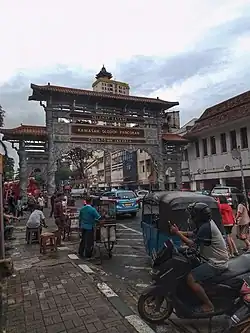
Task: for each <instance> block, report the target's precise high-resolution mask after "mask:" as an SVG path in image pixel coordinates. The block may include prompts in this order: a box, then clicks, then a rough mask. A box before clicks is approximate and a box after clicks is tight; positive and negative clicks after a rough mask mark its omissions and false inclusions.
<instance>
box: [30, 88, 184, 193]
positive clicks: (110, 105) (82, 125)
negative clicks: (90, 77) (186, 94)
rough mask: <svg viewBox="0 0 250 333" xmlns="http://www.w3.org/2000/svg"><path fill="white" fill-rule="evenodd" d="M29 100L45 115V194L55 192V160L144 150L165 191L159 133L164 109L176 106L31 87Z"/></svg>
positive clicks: (170, 103)
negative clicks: (76, 153)
mask: <svg viewBox="0 0 250 333" xmlns="http://www.w3.org/2000/svg"><path fill="white" fill-rule="evenodd" d="M31 89H32V95H31V96H30V97H29V100H30V101H39V102H40V105H41V106H42V107H43V108H44V111H45V113H46V132H47V140H48V175H47V183H48V192H49V194H51V193H52V192H53V191H54V189H55V171H56V165H57V163H56V161H57V160H58V159H59V158H60V157H61V156H62V155H63V154H64V153H67V152H68V151H70V150H71V149H73V148H75V147H81V148H82V149H85V150H91V151H97V150H104V151H108V152H112V151H114V150H118V149H119V150H128V151H135V150H138V149H142V150H144V151H147V152H148V153H149V154H150V155H151V157H152V159H153V160H154V161H155V166H156V169H157V179H158V184H159V188H160V189H163V188H164V179H165V169H164V151H165V150H164V147H163V143H162V128H163V125H164V124H166V119H167V117H168V112H166V111H167V110H168V109H169V108H171V107H173V106H175V105H178V104H179V103H178V102H167V101H163V100H160V99H158V98H156V99H155V98H146V97H137V96H130V95H125V96H123V95H116V94H109V93H102V92H96V91H90V90H82V89H74V88H67V87H59V86H53V85H50V84H47V85H44V86H40V85H35V84H31Z"/></svg>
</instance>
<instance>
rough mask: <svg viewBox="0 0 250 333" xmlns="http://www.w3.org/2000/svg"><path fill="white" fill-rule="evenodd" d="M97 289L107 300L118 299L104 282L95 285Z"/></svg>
mask: <svg viewBox="0 0 250 333" xmlns="http://www.w3.org/2000/svg"><path fill="white" fill-rule="evenodd" d="M97 288H98V289H99V290H100V292H101V293H103V295H105V296H106V297H107V298H110V297H118V295H117V294H116V293H115V292H114V291H113V290H112V289H111V288H110V287H109V286H108V285H107V284H106V283H104V282H102V283H97Z"/></svg>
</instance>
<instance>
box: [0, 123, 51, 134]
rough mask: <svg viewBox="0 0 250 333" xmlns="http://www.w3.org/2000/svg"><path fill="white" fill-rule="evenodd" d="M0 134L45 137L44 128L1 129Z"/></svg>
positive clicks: (22, 126) (25, 126) (28, 126)
mask: <svg viewBox="0 0 250 333" xmlns="http://www.w3.org/2000/svg"><path fill="white" fill-rule="evenodd" d="M0 131H1V133H2V134H5V135H14V136H16V135H29V136H33V135H34V136H40V137H41V136H43V137H44V136H46V135H47V131H46V127H45V126H36V125H22V124H21V126H18V127H15V128H1V130H0Z"/></svg>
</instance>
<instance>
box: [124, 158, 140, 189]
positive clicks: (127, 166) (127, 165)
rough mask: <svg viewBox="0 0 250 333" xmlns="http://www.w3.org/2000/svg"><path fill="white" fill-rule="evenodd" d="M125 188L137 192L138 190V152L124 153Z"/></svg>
mask: <svg viewBox="0 0 250 333" xmlns="http://www.w3.org/2000/svg"><path fill="white" fill-rule="evenodd" d="M123 187H124V188H125V189H130V190H135V189H137V188H138V172H137V152H136V151H133V152H128V151H124V152H123Z"/></svg>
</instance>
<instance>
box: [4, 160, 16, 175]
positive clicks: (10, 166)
mask: <svg viewBox="0 0 250 333" xmlns="http://www.w3.org/2000/svg"><path fill="white" fill-rule="evenodd" d="M14 167H15V161H14V158H12V157H8V156H4V158H3V178H4V180H5V181H9V180H13V179H14V173H15V170H14Z"/></svg>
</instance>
